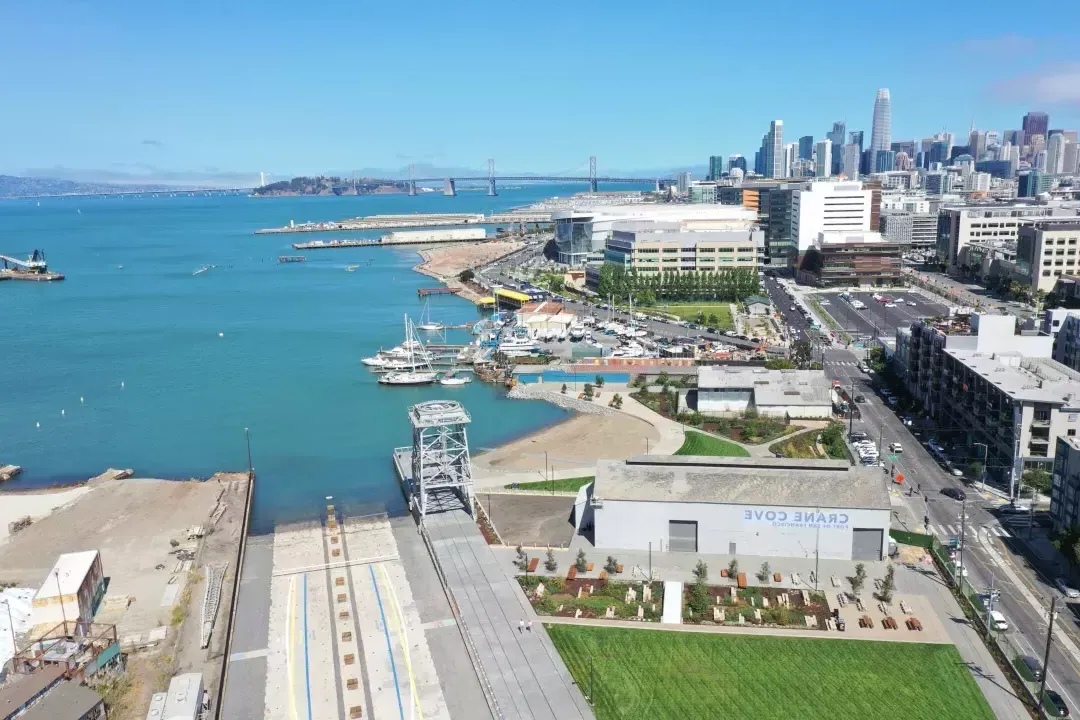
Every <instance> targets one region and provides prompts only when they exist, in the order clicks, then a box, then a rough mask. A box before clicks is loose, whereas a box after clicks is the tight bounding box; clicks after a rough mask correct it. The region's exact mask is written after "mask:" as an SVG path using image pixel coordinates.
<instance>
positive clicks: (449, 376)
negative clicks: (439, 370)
mask: <svg viewBox="0 0 1080 720" xmlns="http://www.w3.org/2000/svg"><path fill="white" fill-rule="evenodd" d="M471 382H472V378H471V377H469V376H468V375H459V374H458V373H457V371H456V370H451V371H450V372H446V373H443V376H442V377H441V378H439V384H440V385H467V384H469V383H471Z"/></svg>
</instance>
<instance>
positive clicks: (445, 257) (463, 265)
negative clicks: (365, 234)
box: [413, 240, 523, 302]
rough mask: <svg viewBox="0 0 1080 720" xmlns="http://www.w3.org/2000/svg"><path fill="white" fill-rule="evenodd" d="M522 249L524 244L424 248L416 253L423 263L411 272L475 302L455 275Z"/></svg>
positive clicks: (493, 242)
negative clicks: (430, 278) (436, 281)
mask: <svg viewBox="0 0 1080 720" xmlns="http://www.w3.org/2000/svg"><path fill="white" fill-rule="evenodd" d="M522 246H523V243H521V242H517V241H506V240H496V241H492V242H485V243H480V244H470V245H451V246H450V247H436V248H426V249H424V250H421V251H420V252H419V255H420V257H421V258H422V259H423V262H422V263H420V264H419V265H417V266H416V267H414V268H413V270H415V271H416V272H418V273H421V274H423V275H427V276H428V277H433V278H435V279H436V280H438V281H440V282H442V283H444V284H445V285H446V286H447V287H449V288H454V289H456V290H458V291H459V292H458V295H459V296H461V297H463V298H465V299H466V300H471V301H473V302H475V301H476V300H478V299H479V298H480V296H479V295H478V294H477V293H476V292H475V291H473V290H472V289H471V288H469V287H468V286H466V285H465V284H464V283H462V282H461V281H460V280H458V275H460V274H461V272H462V271H463V270H466V269H468V268H476V267H480V266H482V265H487V264H488V263H490V262H494V261H495V260H498V259H499V258H501V257H504V256H506V255H509V254H510V253H512V252H514V251H515V250H519V249H521V247H522Z"/></svg>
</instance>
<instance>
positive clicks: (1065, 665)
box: [778, 301, 1080, 711]
mask: <svg viewBox="0 0 1080 720" xmlns="http://www.w3.org/2000/svg"><path fill="white" fill-rule="evenodd" d="M864 302H865V301H864ZM917 302H920V303H921V301H917ZM868 304H869V303H868ZM778 307H782V312H783V313H784V315H785V317H786V318H787V319H788V322H789V323H791V324H792V325H797V324H799V323H801V322H805V319H804V318H803V317H802V315H801V314H800V313H798V312H795V313H792V312H791V311H790V310H789V308H790V303H789V304H787V305H784V306H778ZM826 309H829V307H828V306H827V308H826ZM916 309H917V308H911V310H916ZM823 356H824V367H825V373H826V375H827V376H828V377H829V378H830V379H832V380H839V381H840V383H841V384H842V385H843V386H844V387H845V388H846V389H847V390H848V391H851V389H852V386H853V384H854V394H862V395H865V396H866V402H864V403H860V405H859V409H860V411H861V415H862V416H861V419H857V420H855V421H854V423H853V429H854V430H860V431H862V432H865V433H867V434H868V435H869V436H870V438H871V439H872V440H875V441H877V442H878V443H879V446H880V447H881V448H882V451H881V458H882V459H883V460H884V461H885V462H886V463H887V464H892V461H890V460H889V458H890V454H889V452H888V450H887V447H888V445H889V444H890V443H893V442H899V443H901V444H902V446H903V452H902V453H901V454H899V455H896V458H897V460H896V461H895V467H896V472H897V473H900V474H903V475H904V477H905V483H904V484H905V486H908V485H914V484H916V483H917V484H919V485H921V493H920V494H917V495H913V496H907V495H906V494H905V496H903V502H904V503H905V504H906V505H907V508H908V510H909V512H908V513H896V517H897V519H898V520H900V522H901V523H902V524H903V525H905V526H907V525H908V524H909V523H910V518H915V520H914V523H915V526H911V527H907V529H909V530H912V531H915V530H917V529H918V525H919V524H920V521H921V520H922V518H923V517H924V515H925V516H927V517H928V518H929V524H930V529H931V531H932V532H935V533H937V534H938V535H939V537H940V538H941V539H943V540H947V539H948V538H949V537H952V536H953V535H957V536H958V535H960V529H961V522H960V519H959V518H960V514H961V510H962V508H964V507H966V516H967V519H966V521H965V523H964V530H965V533H964V536H965V540H966V543H965V549H964V555H963V563H964V565H965V566H967V567H968V571H969V576H968V581H969V582H970V583H971V584H972V586H973V587H975V588H976V589H977V590H979V591H982V590H983V589H985V588H988V587H990V586H991V584H992V585H993V586H994V587H995V588H996V589H997V590H999V591H1000V593H1001V596H1000V599H999V600H998V601H997V602H996V603H995V608H994V609H996V610H999V611H1000V612H1002V613H1003V614H1004V615H1005V617H1006V618H1007V619H1008V621H1009V623H1010V629H1009V630H1008V631H1007V633H1006V634H1007V635H1008V637H1009V638H1010V639H1011V640H1012V641H1013V643H1014V644H1015V645H1016V646H1018V647H1019V648H1020V649H1021V651H1022V652H1025V653H1026V654H1030V655H1033V656H1035V657H1037V658H1039V660H1040V662H1041V660H1042V656H1043V648H1044V645H1045V638H1046V630H1047V624H1046V615H1047V612H1046V609H1047V608H1049V605H1050V598H1051V597H1055V596H1056V597H1058V598H1062V594H1061V593H1060V592H1058V590H1057V589H1056V588H1055V587H1054V586H1053V585H1052V584H1051V581H1052V579H1051V578H1044V577H1041V576H1040V575H1039V574H1038V573H1037V572H1036V571H1035V570H1033V569H1032V568H1031V567H1030V565H1029V564H1028V563H1027V562H1026V560H1025V559H1024V557H1023V556H1022V555H1021V554H1019V553H1013V552H1012V551H1011V549H1010V548H1009V547H1007V546H1006V543H1008V544H1012V542H1014V541H1012V540H1011V539H1010V536H1015V534H1016V532H1017V531H1018V528H1017V525H1020V526H1023V527H1026V522H1027V518H1026V516H1011V517H1010V516H1005V518H1007V519H1004V520H1003V518H1002V516H1000V515H999V514H998V513H997V512H996V510H995V508H996V505H995V504H994V503H992V502H989V501H986V500H984V499H983V498H982V497H981V496H980V495H979V494H978V493H976V492H975V491H974V489H973V488H964V486H963V485H962V484H961V483H960V481H959V478H954V477H952V476H951V475H949V474H947V473H946V472H945V470H944V469H942V467H941V466H940V465H939V464H938V463H937V461H936V460H935V459H934V458H933V456H932V455H931V454H930V452H929V451H928V450H927V448H926V447H925V446H923V445H922V443H921V440H922V438H919V437H916V436H915V435H913V434H912V430H911V429H910V428H908V427H906V426H905V425H904V424H903V423H902V422H901V421H900V418H899V417H898V416H897V414H896V413H894V412H893V411H892V410H890V409H889V408H888V406H887V405H885V403H884V402H883V401H882V400H881V398H880V396H878V395H877V394H876V393H875V392H874V388H873V382H872V377H871V376H869V375H867V374H864V373H862V372H860V371H859V369H858V364H859V360H860V359H861V358H860V357H857V356H856V355H855V354H854V353H852V352H850V351H848V350H845V349H843V348H840V347H828V348H825V349H824V351H823ZM882 475H883V478H882V480H883V482H887V479H886V476H885V473H884V472H883V473H882ZM945 487H957V488H963V489H964V490H965V492H966V493H967V496H968V499H967V502H966V503H965V504H961V503H960V502H958V501H956V500H953V499H951V498H948V497H946V496H945V495H942V494H941V490H942V489H943V488H945ZM905 515H909V516H910V517H909V518H907V519H905V520H901V517H902V516H905ZM988 546H989V548H988ZM990 548H992V549H993V550H994V551H995V552H996V554H997V555H998V556H1000V557H1002V558H1003V559H1004V560H1005V562H1007V563H1008V564H1009V565H1010V566H1011V567H1012V569H1013V571H1014V572H1015V573H1016V575H1017V576H1019V578H1020V580H1021V583H1022V585H1023V587H1020V586H1018V585H1015V584H1014V583H1012V581H1011V580H1010V579H1009V578H1008V577H1006V576H1005V575H1004V573H1003V571H1002V570H1001V569H1000V568H999V566H998V565H997V564H996V563H995V562H994V561H993V558H992V556H991V554H990ZM1026 594H1030V595H1033V596H1034V597H1035V598H1038V599H1039V601H1040V603H1041V606H1042V610H1041V611H1036V609H1035V608H1034V607H1032V605H1031V603H1030V601H1029V600H1028V599H1027V596H1026ZM1073 604H1074V603H1070V605H1073ZM1059 609H1065V608H1063V606H1062V605H1061V600H1060V599H1059ZM1055 632H1056V633H1059V632H1064V633H1066V634H1067V635H1068V636H1069V638H1071V639H1072V640H1073V641H1074V642H1076V643H1078V644H1080V632H1077V623H1076V621H1075V619H1074V616H1073V614H1072V613H1071V612H1069V611H1068V609H1065V612H1063V613H1062V614H1061V615H1060V616H1059V621H1058V622H1057V623H1056V625H1055ZM1049 667H1050V674H1049V676H1048V678H1049V679H1048V682H1047V687H1049V688H1052V689H1055V690H1057V691H1058V692H1060V693H1061V695H1062V696H1063V697H1064V698H1065V701H1066V702H1067V703H1068V704H1069V706H1070V707H1071V708H1073V709H1074V711H1075V710H1076V709H1080V663H1078V662H1077V661H1076V660H1075V659H1074V658H1073V657H1072V656H1071V655H1070V654H1068V653H1067V652H1065V651H1064V650H1063V648H1062V645H1061V643H1060V642H1059V641H1055V642H1054V643H1053V646H1052V648H1051V652H1050V663H1049Z"/></svg>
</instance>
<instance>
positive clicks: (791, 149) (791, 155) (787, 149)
mask: <svg viewBox="0 0 1080 720" xmlns="http://www.w3.org/2000/svg"><path fill="white" fill-rule="evenodd" d="M798 159H799V143H788V144H787V145H784V162H783V164H782V165H781V166H780V177H791V176H792V175H794V171H793V168H794V167H795V161H796V160H798Z"/></svg>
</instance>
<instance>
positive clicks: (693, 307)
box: [642, 303, 735, 330]
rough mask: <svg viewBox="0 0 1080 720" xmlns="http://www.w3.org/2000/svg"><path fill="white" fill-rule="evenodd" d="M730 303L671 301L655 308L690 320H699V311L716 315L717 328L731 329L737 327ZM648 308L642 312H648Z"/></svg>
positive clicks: (706, 314)
mask: <svg viewBox="0 0 1080 720" xmlns="http://www.w3.org/2000/svg"><path fill="white" fill-rule="evenodd" d="M728 305H729V303H671V304H667V305H656V306H654V308H653V309H655V310H659V311H660V312H663V313H667V314H669V315H676V316H678V317H679V318H682V319H683V320H689V321H690V322H697V314H698V313H699V312H703V313H705V317H708V316H709V315H714V314H715V315H716V318H717V320H719V321H720V322H719V324H718V325H717V328H718V329H720V330H731V329H733V328H734V327H735V323H734V322H732V320H731V308H730V307H729V306H728ZM648 311H649V309H648V308H646V309H645V310H643V311H642V312H646V313H647V312H648Z"/></svg>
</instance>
